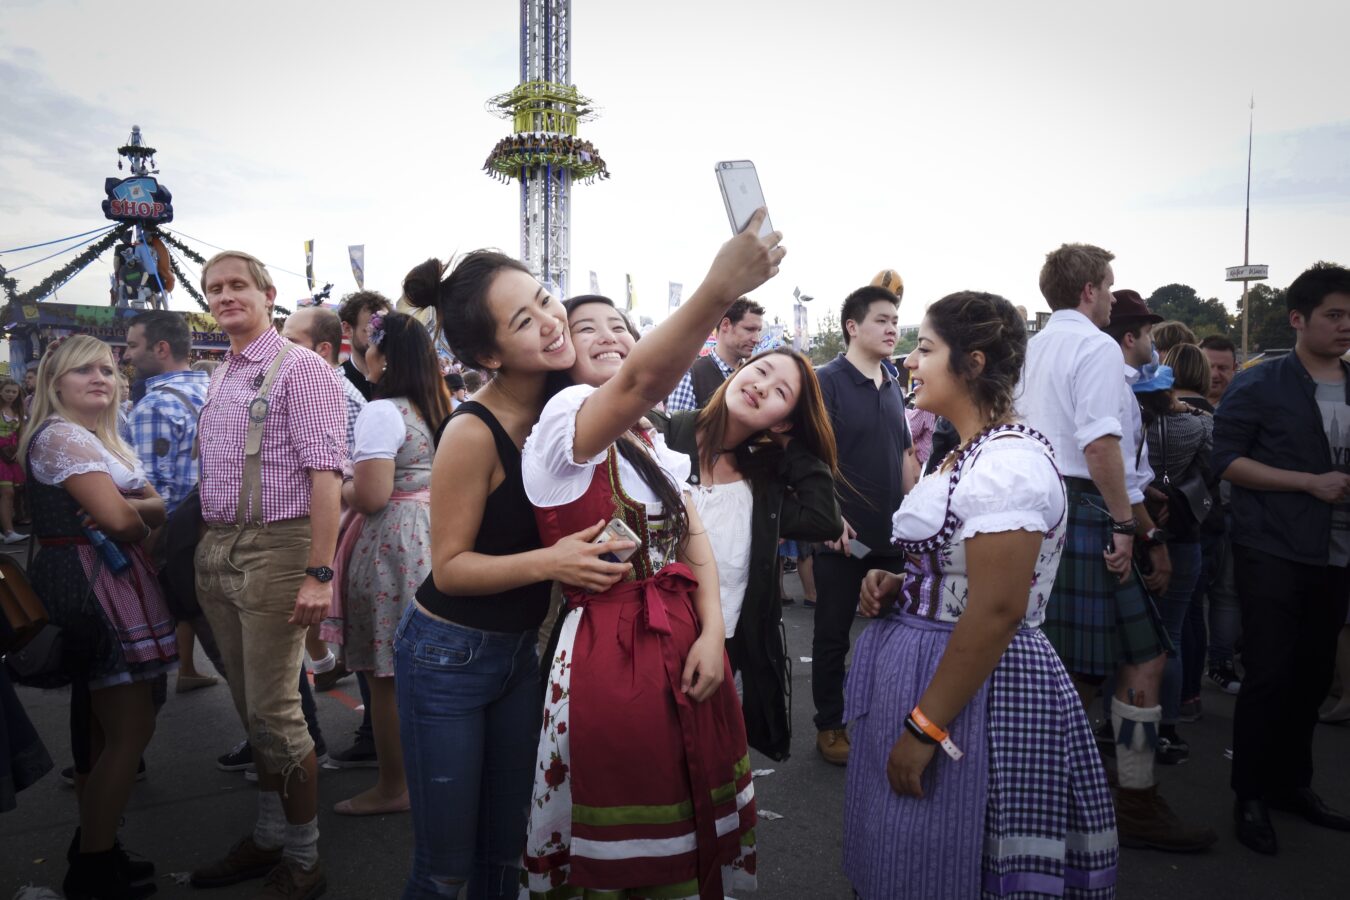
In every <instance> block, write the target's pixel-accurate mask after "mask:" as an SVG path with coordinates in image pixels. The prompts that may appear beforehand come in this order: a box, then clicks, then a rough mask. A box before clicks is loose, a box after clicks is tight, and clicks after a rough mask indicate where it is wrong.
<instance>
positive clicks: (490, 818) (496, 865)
mask: <svg viewBox="0 0 1350 900" xmlns="http://www.w3.org/2000/svg"><path fill="white" fill-rule="evenodd" d="M537 640H538V635H537V634H536V633H535V632H533V631H529V632H521V633H503V632H495V631H479V630H478V629H475V628H465V627H463V626H460V625H455V624H452V623H449V622H444V621H442V620H440V619H436V618H433V617H432V616H430V615H427V614H426V613H425V612H423V611H422V610H421V609H420V608H419V607H418V606H417V605H416V604H413V605H411V606H409V607H408V611H407V612H406V613H404V616H403V620H402V621H401V622H400V623H399V626H398V632H397V634H396V635H395V639H394V674H395V678H394V683H395V684H396V685H397V690H398V717H399V734H400V736H401V737H402V739H403V762H404V765H405V767H406V769H407V776H408V797H409V799H410V800H411V802H412V821H413V862H412V872H411V873H409V875H408V883H407V886H406V887H405V889H404V891H403V900H418V898H432V897H436V898H447V897H451V898H453V897H456V896H458V894H459V890H460V888H461V887H463V886H464V885H465V884H466V883H467V884H468V897H469V900H480V898H483V900H486V898H499V897H501V898H506V897H512V898H513V897H515V896H516V895H517V894H518V892H519V890H520V876H521V869H520V862H521V853H522V851H523V850H524V848H525V828H526V821H527V818H528V814H529V806H530V798H531V795H532V793H533V789H534V761H535V749H536V747H537V745H538V742H539V726H540V720H541V718H542V715H543V703H542V699H541V695H540V691H539V656H538V654H537V652H536V651H535V643H536V642H537ZM475 813H476V814H475Z"/></svg>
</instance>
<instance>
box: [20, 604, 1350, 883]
mask: <svg viewBox="0 0 1350 900" xmlns="http://www.w3.org/2000/svg"><path fill="white" fill-rule="evenodd" d="M792 588H793V589H794V590H793V592H794V593H796V590H795V588H796V585H795V584H794V585H792ZM785 620H786V624H787V631H788V643H789V649H790V651H791V654H792V658H793V661H794V662H793V685H794V691H795V699H794V704H793V716H794V723H795V729H796V734H795V738H794V753H793V756H792V758H791V759H790V760H789V761H788V762H785V763H773V762H770V761H768V760H765V759H763V758H762V757H758V756H757V755H756V756H755V761H754V764H755V766H756V767H757V768H772V769H774V772H773V773H772V774H770V775H764V776H761V777H759V778H758V779H757V780H756V785H755V787H756V794H757V796H758V802H759V809H760V810H761V811H766V810H767V811H772V812H774V813H778V814H780V815H781V816H782V818H781V819H775V820H773V821H762V822H761V825H760V829H759V851H760V869H759V871H760V890H759V892H758V894H757V896H759V897H766V898H789V897H790V898H839V900H846V898H849V897H850V896H851V892H850V890H849V887H848V885H847V883H846V882H845V880H844V879H843V877H842V876H841V875H840V873H839V858H840V841H841V824H840V823H841V819H842V801H841V797H842V792H843V787H844V770H843V769H840V768H836V767H834V766H830V765H827V764H826V763H824V762H823V761H822V760H821V759H820V758H819V757H818V756H817V755H816V752H815V749H814V740H815V735H814V730H813V728H812V725H811V713H812V710H811V691H810V678H811V665H810V663H809V662H803V661H802V660H801V658H802V657H809V656H810V655H811V614H810V611H809V610H806V609H803V608H802V606H801V605H800V604H797V605H795V606H790V607H788V608H787V609H786V610H785ZM862 625H863V623H862V621H861V620H859V622H858V624H857V630H861V628H862ZM199 655H200V654H199ZM202 665H206V664H205V663H204V662H203V663H202ZM20 694H21V696H22V698H23V701H24V703H25V704H26V705H27V707H28V710H29V713H30V715H31V716H32V717H33V719H34V721H35V722H36V723H37V725H38V728H39V730H40V731H41V732H42V734H43V737H44V738H45V740H46V741H47V745H48V747H49V749H50V750H51V753H52V756H53V757H54V758H56V759H57V760H59V761H60V762H58V767H59V766H60V765H64V764H66V761H67V760H68V759H69V746H68V741H67V738H66V710H67V699H66V694H65V692H40V691H30V690H21V691H20ZM355 696H356V689H355V684H354V682H353V681H352V680H347V681H344V682H342V683H341V684H340V685H339V690H337V691H334V692H332V693H329V694H320V695H319V699H318V702H319V716H320V720H321V722H322V724H323V728H324V732H325V735H326V737H327V739H328V741H329V743H330V745H332V746H333V747H334V748H341V747H343V746H345V745H346V743H347V741H348V735H349V733H350V731H351V730H352V729H353V728H355V726H356V724H357V722H358V717H357V713H356V712H354V710H353V708H352V707H354V706H355V701H354V700H353V699H352V698H353V697H355ZM1204 703H1205V716H1204V719H1203V720H1202V721H1200V722H1198V723H1196V724H1194V725H1190V726H1185V727H1183V729H1182V732H1183V734H1184V735H1185V736H1186V737H1187V739H1188V740H1189V741H1190V742H1191V746H1192V749H1193V757H1192V760H1191V762H1190V763H1188V764H1187V765H1184V766H1179V767H1175V768H1171V769H1164V770H1163V771H1162V782H1163V785H1164V790H1165V792H1166V794H1167V796H1168V797H1169V798H1170V799H1171V800H1172V802H1173V805H1174V807H1175V808H1176V809H1177V810H1178V811H1179V812H1181V813H1182V814H1183V815H1184V816H1186V817H1187V818H1189V819H1192V820H1196V821H1200V820H1203V821H1206V822H1209V823H1211V824H1212V825H1213V826H1214V827H1215V828H1217V829H1218V831H1219V833H1220V835H1221V840H1220V843H1219V845H1218V847H1217V848H1215V850H1214V851H1213V852H1211V853H1208V854H1205V855H1202V856H1186V857H1182V856H1169V855H1165V854H1160V853H1151V852H1142V851H1130V850H1127V851H1125V852H1124V855H1123V858H1122V860H1121V872H1120V896H1122V897H1128V898H1153V897H1179V898H1180V897H1185V898H1191V900H1194V898H1210V897H1214V898H1247V897H1281V898H1323V897H1327V898H1330V897H1344V896H1347V885H1350V834H1338V833H1334V832H1328V831H1323V830H1320V829H1316V828H1313V827H1311V826H1308V825H1306V824H1304V823H1303V822H1302V821H1299V820H1294V819H1292V818H1290V817H1289V816H1287V815H1284V814H1279V813H1277V814H1276V815H1277V819H1276V821H1275V824H1276V828H1277V829H1278V832H1279V837H1280V840H1281V846H1282V850H1281V855H1280V856H1279V857H1278V858H1276V859H1267V858H1264V857H1258V856H1257V855H1255V854H1253V853H1251V852H1249V851H1248V850H1246V849H1245V848H1244V847H1242V846H1241V845H1239V844H1238V843H1237V842H1236V841H1235V840H1234V838H1233V837H1232V829H1231V827H1230V825H1229V822H1230V815H1231V795H1230V794H1229V792H1228V789H1227V782H1228V770H1229V764H1228V762H1227V761H1226V760H1225V759H1224V756H1223V753H1224V749H1225V748H1226V747H1227V746H1228V736H1229V733H1230V731H1231V725H1232V707H1233V704H1232V698H1230V697H1228V696H1226V695H1224V694H1221V693H1219V692H1218V691H1216V690H1213V689H1206V692H1205V695H1204ZM238 738H239V726H238V724H237V723H236V722H235V720H234V714H233V711H232V709H231V707H230V704H229V697H228V694H227V691H226V689H225V687H224V686H220V687H215V688H210V689H207V690H203V691H198V692H196V693H193V694H188V695H184V696H181V697H179V696H173V695H171V696H170V701H169V704H168V705H167V706H166V707H165V708H164V710H163V712H162V714H161V716H160V719H159V728H158V732H157V734H156V736H155V739H154V742H153V743H152V744H151V746H150V748H149V751H148V752H147V754H146V760H147V762H148V764H149V777H148V778H147V779H146V780H145V781H144V782H142V783H140V784H139V785H137V787H136V791H135V793H134V795H133V798H132V801H131V807H130V809H129V810H128V811H127V816H126V826H125V828H124V830H123V832H122V836H123V840H124V842H125V843H126V845H127V846H129V847H130V848H132V849H134V850H137V851H139V852H141V853H143V854H145V855H147V856H149V857H150V858H152V859H153V860H154V861H155V862H156V864H157V865H158V866H159V868H160V871H161V872H162V873H166V876H165V877H164V878H162V879H161V880H160V893H159V896H162V897H167V898H172V897H187V896H191V895H194V894H197V893H198V892H194V891H193V890H192V889H191V888H187V887H179V886H177V885H176V884H175V883H174V881H173V880H172V878H171V877H169V876H168V874H167V873H184V872H187V871H188V870H190V869H191V868H193V867H194V866H196V865H198V864H200V863H202V862H205V861H207V860H209V859H211V858H213V857H214V856H216V855H217V854H219V853H220V852H222V851H223V850H225V849H226V848H227V847H228V846H229V845H230V843H231V842H232V841H233V840H234V839H235V838H236V837H237V836H239V835H240V834H243V833H244V832H245V831H246V830H247V829H248V828H249V827H250V826H251V823H252V819H253V812H254V810H255V808H256V807H255V803H256V801H255V794H254V792H253V790H252V786H251V785H249V784H247V783H246V782H245V781H244V779H243V777H242V776H240V775H237V774H228V773H225V772H220V771H217V770H216V768H215V765H214V759H215V757H216V756H217V755H218V754H220V753H222V752H224V751H226V750H228V749H229V748H230V746H231V745H233V744H234V743H235V741H236V740H237V739H238ZM1315 749H1316V759H1317V768H1318V772H1319V776H1318V787H1319V788H1320V790H1321V791H1322V793H1323V795H1324V796H1325V797H1326V799H1327V800H1328V801H1330V802H1332V803H1334V804H1336V805H1338V806H1340V807H1341V808H1350V777H1347V771H1348V768H1347V763H1350V729H1345V728H1332V727H1328V726H1323V727H1321V728H1320V729H1319V731H1318V735H1317V744H1316V748H1315ZM372 778H373V773H372V772H371V771H370V770H355V771H337V770H331V771H329V770H326V771H324V772H323V773H322V775H321V778H320V794H321V799H322V810H323V811H322V812H321V813H320V828H321V831H322V835H323V837H322V848H323V854H324V865H325V868H326V869H327V872H328V877H329V883H330V890H329V894H328V896H330V897H333V898H342V900H346V898H376V900H383V898H395V897H397V896H398V894H399V891H400V890H401V887H402V882H403V877H404V875H405V874H406V872H407V866H408V863H407V860H408V853H409V846H410V826H409V822H408V817H407V816H386V817H381V818H374V819H348V818H343V817H340V816H336V815H334V814H332V813H331V809H332V805H333V804H334V803H335V802H337V801H338V800H341V799H344V798H346V797H349V796H351V795H352V794H353V793H356V792H357V791H359V790H362V789H364V787H365V786H366V785H367V784H368V783H369V782H370V781H371V780H372ZM75 824H76V812H75V803H74V793H73V791H72V790H71V789H70V788H68V787H66V786H65V785H64V784H63V783H62V782H61V781H60V779H59V778H58V777H57V774H56V773H55V772H53V773H52V774H50V775H49V776H47V778H45V779H44V780H43V781H42V782H40V783H39V784H37V785H35V786H33V787H32V788H30V789H29V790H27V791H25V792H24V793H23V794H21V795H20V796H19V808H18V810H16V811H14V812H11V813H9V814H7V815H4V816H0V900H8V898H10V897H12V896H13V895H14V893H15V892H16V890H17V889H18V887H19V886H21V885H25V884H36V885H45V886H50V887H55V888H59V885H60V881H61V878H62V876H63V875H64V872H65V862H64V859H63V858H62V857H63V854H64V851H65V848H66V845H67V843H68V842H69V840H70V835H71V832H72V831H73V830H74V827H75ZM254 884H256V883H254ZM250 890H251V887H250V886H248V885H245V886H240V887H236V888H232V889H226V890H220V891H216V892H212V893H211V894H207V895H201V896H210V897H213V898H219V900H236V898H244V897H248V896H251V894H250Z"/></svg>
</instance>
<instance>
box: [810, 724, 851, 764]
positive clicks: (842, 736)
mask: <svg viewBox="0 0 1350 900" xmlns="http://www.w3.org/2000/svg"><path fill="white" fill-rule="evenodd" d="M816 749H817V750H819V751H820V755H821V756H823V757H825V761H826V762H827V763H833V764H834V765H836V766H846V765H848V750H849V743H848V732H847V731H845V730H844V729H842V728H826V729H825V730H824V731H822V732H820V733H818V734H817V735H816Z"/></svg>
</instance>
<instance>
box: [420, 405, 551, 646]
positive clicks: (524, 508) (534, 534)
mask: <svg viewBox="0 0 1350 900" xmlns="http://www.w3.org/2000/svg"><path fill="white" fill-rule="evenodd" d="M460 415H469V416H477V417H478V418H479V419H481V420H482V421H483V424H485V425H487V427H488V428H489V429H490V430H491V431H492V439H493V442H494V443H496V445H497V457H498V458H499V459H500V460H501V461H502V469H503V470H504V471H505V472H506V478H505V479H504V480H503V481H502V483H501V484H499V485H497V488H496V489H495V490H494V491H493V492H492V493H490V494H488V498H487V504H486V505H485V506H484V507H483V521H482V524H481V525H479V527H478V536H477V537H476V538H474V542H473V549H474V552H475V553H482V554H485V555H487V556H510V555H512V554H515V553H527V552H529V551H531V550H538V549H539V548H540V546H542V543H541V541H540V540H539V526H538V525H536V524H535V519H534V506H533V505H531V503H530V500H529V498H528V497H526V496H525V481H524V479H523V478H522V477H521V474H520V450H518V449H517V448H516V444H515V442H514V441H512V440H511V436H510V435H508V434H507V433H506V429H504V428H502V426H501V423H500V422H498V421H497V417H496V416H494V415H493V414H492V413H491V412H489V411H488V408H487V407H486V406H484V405H483V404H481V403H478V402H476V401H473V400H466V401H465V402H463V403H461V404H460V405H459V408H458V409H456V410H455V412H454V414H453V415H452V416H451V418H454V417H455V416H460ZM432 515H435V510H434V509H433V510H432ZM550 586H551V585H550V582H547V581H541V582H538V583H536V584H527V585H522V586H521V587H517V588H512V589H511V590H509V591H502V592H501V593H498V594H486V595H483V596H477V597H470V596H460V595H450V594H446V593H443V592H442V591H440V590H438V589H437V588H436V584H435V582H434V580H433V578H432V576H431V575H428V576H427V580H426V581H424V582H422V586H421V587H420V588H418V590H417V602H418V603H420V604H421V605H422V608H423V609H425V610H427V611H428V612H431V613H433V614H434V615H437V616H440V617H441V618H443V619H448V620H450V621H451V622H454V623H456V624H458V625H464V626H466V627H469V628H478V629H481V630H483V631H506V632H519V631H533V630H536V629H538V628H539V626H540V624H541V623H542V622H543V621H544V616H546V615H547V614H548V599H549V589H550Z"/></svg>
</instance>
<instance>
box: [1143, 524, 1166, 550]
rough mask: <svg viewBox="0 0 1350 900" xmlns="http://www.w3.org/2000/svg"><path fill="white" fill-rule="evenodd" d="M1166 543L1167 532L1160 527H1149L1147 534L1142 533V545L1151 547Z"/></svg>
mask: <svg viewBox="0 0 1350 900" xmlns="http://www.w3.org/2000/svg"><path fill="white" fill-rule="evenodd" d="M1166 543H1167V532H1166V531H1163V530H1162V529H1161V528H1156V527H1155V528H1151V529H1149V532H1148V534H1146V535H1144V546H1145V547H1148V548H1150V549H1152V548H1153V547H1157V546H1159V545H1161V544H1166Z"/></svg>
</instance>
